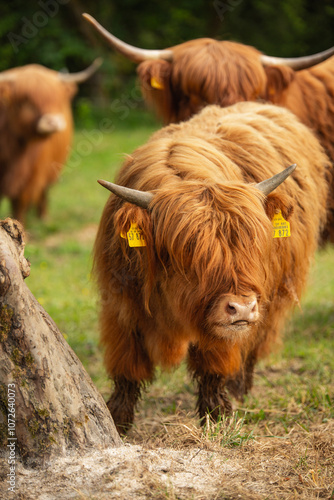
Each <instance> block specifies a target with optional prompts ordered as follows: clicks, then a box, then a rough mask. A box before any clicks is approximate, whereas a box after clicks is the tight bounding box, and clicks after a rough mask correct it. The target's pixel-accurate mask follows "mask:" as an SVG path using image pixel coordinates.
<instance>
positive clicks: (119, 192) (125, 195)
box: [97, 180, 153, 208]
mask: <svg viewBox="0 0 334 500" xmlns="http://www.w3.org/2000/svg"><path fill="white" fill-rule="evenodd" d="M97 182H98V183H99V184H101V186H103V187H105V188H106V189H109V191H111V192H112V193H114V194H115V195H116V196H119V197H120V198H122V199H123V200H125V201H128V202H129V203H133V204H134V205H137V206H138V207H141V208H148V206H149V204H150V203H151V201H152V199H153V194H152V193H149V192H147V191H137V189H130V188H127V187H124V186H118V184H113V183H112V182H108V181H102V180H98V181H97Z"/></svg>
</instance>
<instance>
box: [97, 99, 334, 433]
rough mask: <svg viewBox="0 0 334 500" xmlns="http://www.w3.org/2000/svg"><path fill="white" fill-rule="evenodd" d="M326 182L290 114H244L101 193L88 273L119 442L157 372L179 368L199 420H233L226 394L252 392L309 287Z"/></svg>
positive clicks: (319, 158) (317, 154) (231, 110)
mask: <svg viewBox="0 0 334 500" xmlns="http://www.w3.org/2000/svg"><path fill="white" fill-rule="evenodd" d="M294 163H297V164H298V166H297V168H296V169H294V166H293V165H292V166H290V165H291V164H294ZM287 166H289V167H288V168H287V169H285V167H287ZM328 168H329V160H328V157H327V156H326V155H325V153H324V152H323V150H322V148H321V146H320V144H319V142H318V141H317V139H316V138H315V136H314V135H313V134H312V133H311V131H310V130H309V129H308V128H307V127H305V126H304V125H302V124H301V123H300V122H299V121H298V120H297V119H296V118H295V117H294V115H293V114H292V113H290V112H289V111H287V110H285V109H284V108H280V107H277V106H272V105H266V104H258V103H250V102H246V103H239V104H236V105H234V106H231V107H228V108H220V107H218V106H208V107H206V108H205V109H204V110H203V111H202V112H201V113H199V114H198V115H196V116H195V117H193V118H191V119H190V120H189V121H187V122H184V123H181V124H172V125H169V126H167V127H166V128H163V129H162V130H160V131H158V132H156V133H155V134H154V135H153V136H152V137H151V138H150V140H149V141H148V142H147V143H146V144H145V145H143V146H141V147H139V148H138V149H137V150H136V151H134V153H133V154H131V155H129V156H128V157H127V159H126V161H125V163H124V165H123V167H122V168H121V170H120V173H119V174H118V177H117V180H116V184H113V183H110V182H107V181H99V182H100V183H101V184H102V185H104V186H105V187H107V188H108V189H109V190H110V191H112V193H113V194H112V195H111V196H110V197H109V200H108V201H107V204H106V206H105V209H104V212H103V215H102V219H101V222H100V225H99V230H98V234H97V239H96V243H95V255H94V273H95V275H96V277H97V282H98V287H99V290H100V295H101V311H100V327H101V340H102V343H103V345H104V347H105V365H106V369H107V371H108V373H109V375H110V376H111V377H112V379H113V380H114V391H113V393H112V395H111V398H110V400H109V401H108V403H107V404H108V407H109V409H110V412H111V414H112V416H113V418H114V421H115V423H116V426H117V428H118V429H119V430H120V431H121V432H125V431H126V430H127V429H128V428H129V426H130V425H131V423H132V422H133V419H134V408H135V405H136V403H137V401H138V399H139V397H140V393H141V389H142V387H143V386H144V385H145V384H146V383H147V382H150V381H152V379H153V377H154V371H155V367H156V366H157V365H160V366H161V367H162V368H167V369H168V368H171V367H173V366H176V365H178V364H179V363H180V362H181V361H182V360H183V359H185V358H187V363H188V368H189V371H190V372H191V373H192V375H193V378H194V379H195V381H196V382H197V385H198V403H197V407H198V412H199V416H200V418H201V419H202V420H203V418H204V417H205V415H206V414H207V413H209V414H210V415H211V417H212V418H213V419H214V420H216V419H217V418H218V416H219V415H220V414H223V413H227V414H228V413H229V412H231V403H230V399H229V397H228V391H229V392H230V393H231V394H232V395H234V396H236V397H238V398H242V397H243V395H244V394H245V393H247V391H248V390H249V389H250V388H251V386H252V379H253V370H254V365H255V363H256V361H257V360H258V359H259V357H261V356H263V355H265V354H267V353H268V352H269V351H270V349H271V348H272V346H273V345H274V344H275V342H276V341H277V340H279V337H280V331H281V329H282V325H283V322H284V319H285V317H286V315H287V313H288V311H290V310H291V309H292V307H293V306H294V305H295V304H298V301H299V299H300V296H301V293H302V290H303V289H304V287H305V284H306V281H307V274H308V271H309V266H310V261H311V260H312V257H313V254H314V252H315V250H316V248H317V244H318V239H319V232H320V231H321V229H322V227H323V224H324V223H325V220H326V198H327V187H328V186H327V183H326V179H325V178H326V173H327V170H328ZM285 179H286V180H285ZM283 181H284V182H283ZM280 183H281V184H280ZM276 188H277V189H276ZM273 190H275V192H274V193H273V192H272V191H273ZM277 217H278V218H281V221H283V219H284V220H285V221H287V222H282V223H283V226H284V227H285V224H287V223H290V224H291V236H289V237H288V236H287V232H284V231H288V228H287V227H285V229H284V228H283V226H282V231H283V232H281V233H279V234H278V236H284V237H282V238H279V237H278V238H276V237H275V238H273V226H272V224H273V219H275V218H277ZM275 220H276V219H275ZM278 224H281V223H280V222H279V223H278ZM275 235H276V232H275ZM134 241H136V242H137V243H136V244H138V245H140V246H138V247H136V246H133V242H134ZM130 245H131V246H130Z"/></svg>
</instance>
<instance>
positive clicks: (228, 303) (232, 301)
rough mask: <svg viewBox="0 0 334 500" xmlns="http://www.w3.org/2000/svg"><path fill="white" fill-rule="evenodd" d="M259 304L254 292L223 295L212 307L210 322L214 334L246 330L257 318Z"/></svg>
mask: <svg viewBox="0 0 334 500" xmlns="http://www.w3.org/2000/svg"><path fill="white" fill-rule="evenodd" d="M259 317H260V314H259V305H258V301H257V297H256V295H255V294H249V295H232V294H229V295H225V296H224V297H223V299H222V300H220V301H219V303H218V304H217V305H216V306H215V307H214V309H213V310H212V313H211V315H210V323H211V326H212V327H213V328H214V332H215V334H216V335H219V336H220V335H222V336H224V331H226V333H227V334H228V333H231V332H234V331H235V332H236V331H242V330H248V329H249V327H250V326H251V325H252V324H254V323H256V322H257V321H258V320H259Z"/></svg>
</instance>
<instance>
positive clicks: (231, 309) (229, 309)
mask: <svg viewBox="0 0 334 500" xmlns="http://www.w3.org/2000/svg"><path fill="white" fill-rule="evenodd" d="M226 312H227V313H228V314H230V315H231V316H235V315H236V314H237V310H236V308H235V307H234V306H232V305H231V304H227V306H226Z"/></svg>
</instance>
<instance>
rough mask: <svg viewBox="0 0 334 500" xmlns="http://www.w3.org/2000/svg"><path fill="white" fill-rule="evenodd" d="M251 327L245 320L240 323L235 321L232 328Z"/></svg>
mask: <svg viewBox="0 0 334 500" xmlns="http://www.w3.org/2000/svg"><path fill="white" fill-rule="evenodd" d="M248 325H249V321H246V320H244V319H241V320H239V321H234V322H233V323H231V326H248Z"/></svg>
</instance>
